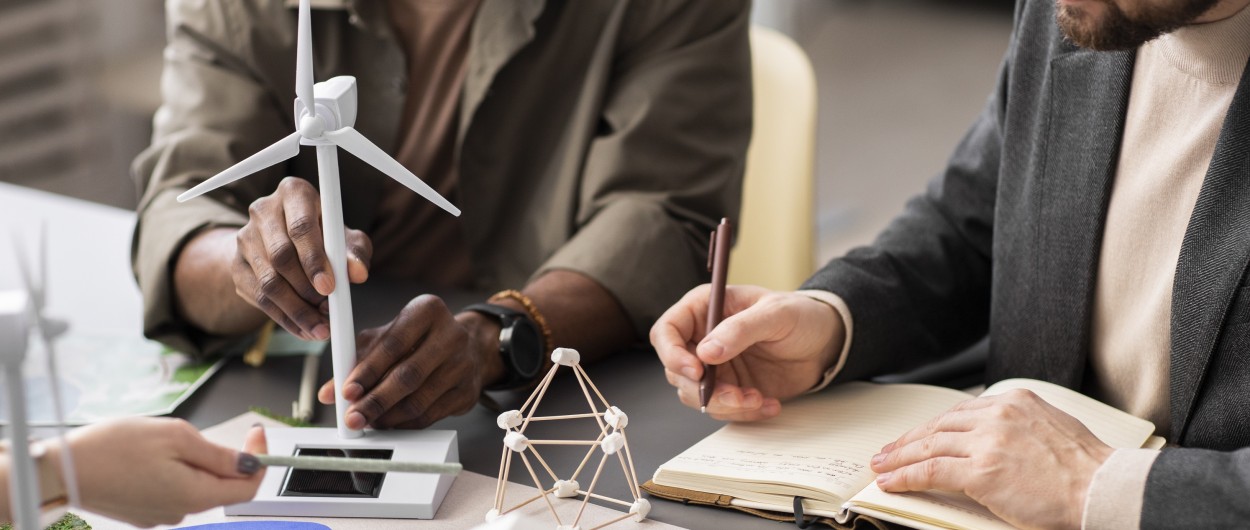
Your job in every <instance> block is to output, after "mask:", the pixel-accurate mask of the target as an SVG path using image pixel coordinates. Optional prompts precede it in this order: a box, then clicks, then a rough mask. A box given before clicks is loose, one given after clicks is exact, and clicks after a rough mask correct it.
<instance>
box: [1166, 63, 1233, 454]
mask: <svg viewBox="0 0 1250 530" xmlns="http://www.w3.org/2000/svg"><path fill="white" fill-rule="evenodd" d="M1247 70H1250V66H1248V67H1247ZM1245 76H1246V73H1244V72H1243V74H1242V82H1241V84H1240V86H1238V87H1237V92H1236V94H1235V95H1234V96H1233V101H1232V104H1231V105H1230V106H1229V109H1228V114H1227V116H1226V117H1225V118H1224V125H1223V127H1222V128H1221V130H1220V139H1219V141H1217V142H1216V144H1215V153H1214V155H1213V156H1212V157H1211V166H1210V167H1209V168H1208V169H1207V174H1206V178H1205V179H1203V182H1202V191H1200V192H1199V193H1198V202H1197V204H1196V205H1195V206H1194V213H1193V216H1192V217H1191V218H1190V220H1189V226H1188V228H1186V229H1185V240H1184V242H1183V243H1182V244H1181V254H1180V259H1179V260H1178V262H1177V265H1176V280H1175V282H1174V283H1173V287H1172V322H1171V326H1172V328H1171V329H1172V339H1171V340H1172V360H1171V370H1172V374H1171V378H1170V379H1171V388H1170V396H1169V404H1170V406H1171V419H1172V432H1171V433H1170V436H1169V437H1168V439H1169V441H1173V442H1181V441H1182V437H1183V436H1184V434H1185V429H1186V427H1187V426H1188V425H1187V424H1188V421H1189V418H1190V415H1191V413H1192V412H1193V408H1194V403H1195V397H1196V396H1197V394H1198V389H1199V388H1200V387H1201V386H1202V381H1203V378H1204V376H1205V375H1206V372H1207V369H1208V368H1209V365H1210V360H1211V354H1212V353H1213V352H1214V351H1215V346H1216V344H1217V339H1219V336H1220V332H1221V331H1222V329H1223V325H1224V319H1225V318H1226V316H1227V313H1228V309H1229V306H1230V304H1231V303H1232V301H1233V295H1234V294H1235V293H1236V291H1237V286H1238V285H1240V282H1241V279H1242V276H1243V275H1244V273H1245V270H1246V263H1247V261H1250V179H1247V175H1248V173H1250V167H1248V166H1250V160H1247V156H1248V155H1250V82H1247V80H1246V77H1245Z"/></svg>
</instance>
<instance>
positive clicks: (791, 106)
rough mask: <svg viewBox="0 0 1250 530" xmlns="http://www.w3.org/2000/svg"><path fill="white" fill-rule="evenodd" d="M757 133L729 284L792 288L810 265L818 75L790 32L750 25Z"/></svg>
mask: <svg viewBox="0 0 1250 530" xmlns="http://www.w3.org/2000/svg"><path fill="white" fill-rule="evenodd" d="M751 66H752V68H753V74H752V78H753V80H752V85H753V87H754V90H755V111H754V122H755V126H754V134H753V135H752V137H751V146H750V148H749V149H748V150H747V161H746V164H747V165H746V176H745V180H744V182H743V188H742V212H741V214H740V216H739V219H737V223H736V224H737V244H736V245H735V247H734V250H733V253H732V254H731V255H730V263H729V282H730V283H737V284H753V285H761V286H764V287H768V288H771V289H781V290H791V289H795V288H797V287H798V286H799V284H801V283H803V280H806V279H807V278H808V276H810V275H811V274H812V271H813V268H814V266H815V255H814V251H813V248H812V247H813V244H814V239H815V238H814V237H813V232H814V226H815V222H816V221H815V217H814V215H813V203H814V201H815V197H814V193H813V165H814V157H815V142H816V78H815V75H814V74H813V73H812V65H811V63H810V62H808V60H807V55H806V54H805V53H803V50H802V49H800V48H799V46H798V45H797V44H795V43H794V41H793V40H791V39H790V38H789V37H786V36H785V35H782V34H781V33H778V32H776V31H774V30H771V29H767V28H763V27H759V26H755V27H752V28H751Z"/></svg>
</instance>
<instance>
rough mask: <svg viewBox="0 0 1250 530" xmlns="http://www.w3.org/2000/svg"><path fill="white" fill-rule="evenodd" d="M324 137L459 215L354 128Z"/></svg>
mask: <svg viewBox="0 0 1250 530" xmlns="http://www.w3.org/2000/svg"><path fill="white" fill-rule="evenodd" d="M325 137H326V138H328V139H329V140H330V141H331V142H334V144H335V145H337V146H339V147H342V148H343V149H346V150H347V152H349V153H351V154H353V155H356V156H357V157H358V158H360V159H361V160H364V161H365V163H366V164H369V165H371V166H373V167H375V168H377V169H378V171H381V172H383V173H386V175H387V176H389V177H391V178H393V179H395V180H396V181H398V182H399V183H400V184H403V185H404V186H407V187H408V188H409V189H411V190H412V191H415V192H417V195H420V196H422V197H425V199H426V200H428V201H430V202H432V203H434V204H436V205H438V207H439V208H442V209H444V210H447V213H450V214H452V215H455V216H457V217H459V216H460V209H459V208H456V206H455V205H454V204H452V203H451V202H449V201H448V200H447V199H444V198H443V196H442V195H439V194H438V192H437V191H434V188H431V187H430V186H429V184H426V183H425V182H424V181H422V180H421V179H419V178H417V176H416V175H413V174H412V172H411V171H408V168H406V167H404V166H403V165H402V164H400V163H399V162H396V161H395V159H394V158H391V155H388V154H386V151H383V150H382V149H380V148H379V147H378V146H376V145H373V142H370V141H369V139H368V138H365V136H364V135H363V134H360V133H359V132H358V131H356V129H353V128H351V127H343V128H342V129H339V130H337V131H326V133H325Z"/></svg>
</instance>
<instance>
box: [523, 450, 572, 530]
mask: <svg viewBox="0 0 1250 530" xmlns="http://www.w3.org/2000/svg"><path fill="white" fill-rule="evenodd" d="M521 461H522V462H525V469H528V470H529V472H530V478H532V479H534V487H535V488H538V489H539V491H542V492H543V495H542V496H543V500H544V501H547V508H550V509H551V516H552V517H555V518H556V525H557V526H559V525H563V524H564V523H562V522H560V514H558V513H556V507H555V505H554V504H551V498H550V497H548V496H547V490H545V489H543V483H542V482H539V481H538V473H535V472H534V466H532V465H530V459H529V457H527V456H525V453H521Z"/></svg>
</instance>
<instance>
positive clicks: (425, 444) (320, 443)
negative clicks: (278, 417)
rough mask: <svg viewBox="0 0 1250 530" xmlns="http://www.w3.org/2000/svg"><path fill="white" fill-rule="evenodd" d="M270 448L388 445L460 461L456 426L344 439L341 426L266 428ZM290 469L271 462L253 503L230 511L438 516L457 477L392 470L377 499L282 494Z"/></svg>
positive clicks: (401, 452) (409, 454) (418, 457)
mask: <svg viewBox="0 0 1250 530" xmlns="http://www.w3.org/2000/svg"><path fill="white" fill-rule="evenodd" d="M265 437H266V439H267V441H268V442H269V453H270V454H275V455H293V454H295V449H296V448H299V447H310V448H334V449H389V450H391V451H394V454H392V455H391V459H392V460H402V461H409V462H459V461H460V451H459V448H458V446H457V444H456V432H455V431H412V430H394V431H368V432H366V433H365V435H364V436H363V437H360V438H352V439H343V438H341V437H339V435H338V431H337V430H336V429H332V428H328V429H320V428H318V429H312V428H286V429H266V430H265ZM286 477H287V468H284V467H271V468H269V470H268V471H267V472H266V473H265V479H264V480H263V481H262V482H261V484H260V489H259V490H258V491H257V492H256V497H255V498H254V499H252V501H251V502H245V503H243V504H235V505H233V506H227V507H226V508H225V512H226V515H278V516H287V517H291V516H296V517H371V518H387V519H433V518H434V514H435V513H436V512H438V506H439V504H441V503H442V502H443V497H444V496H446V495H447V490H448V489H450V488H451V483H452V481H453V480H455V477H454V476H452V475H431V474H421V473H387V474H386V478H385V480H383V481H382V490H381V492H380V493H379V494H378V496H377V498H360V497H292V496H281V495H279V493H280V492H281V491H282V484H283V483H284V482H285V481H286Z"/></svg>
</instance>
